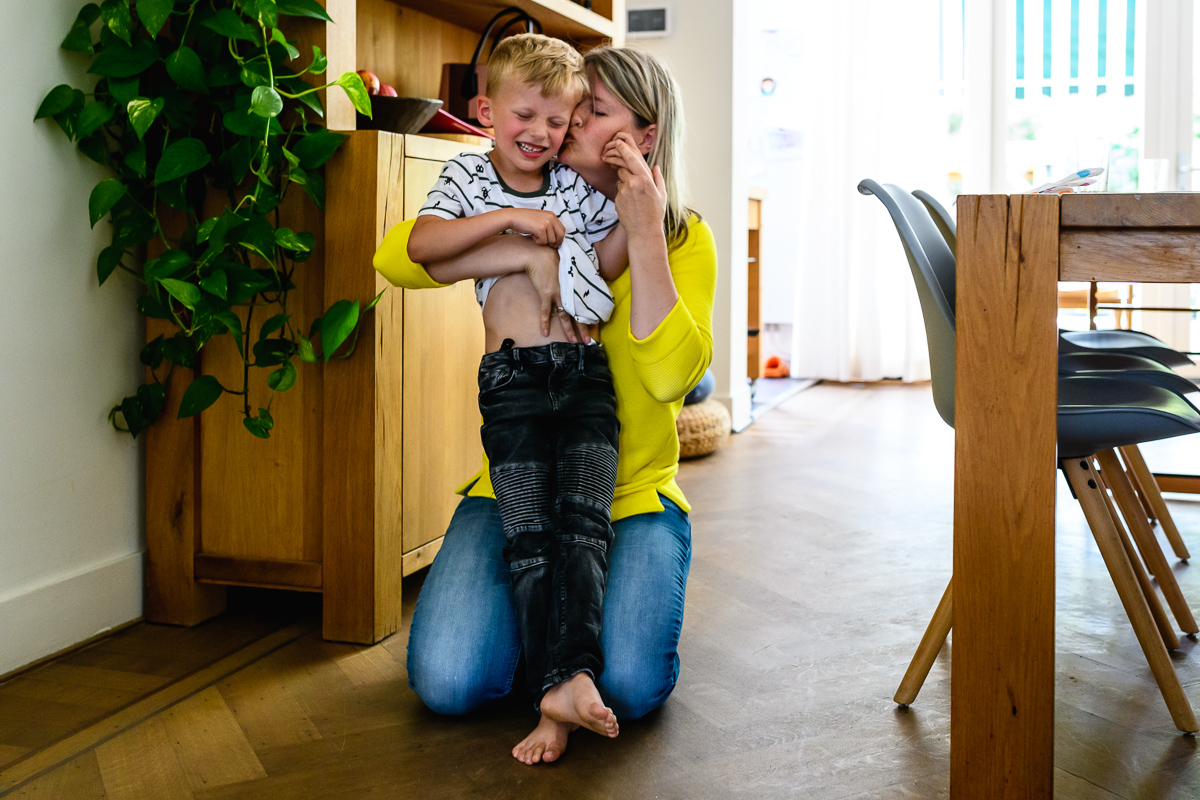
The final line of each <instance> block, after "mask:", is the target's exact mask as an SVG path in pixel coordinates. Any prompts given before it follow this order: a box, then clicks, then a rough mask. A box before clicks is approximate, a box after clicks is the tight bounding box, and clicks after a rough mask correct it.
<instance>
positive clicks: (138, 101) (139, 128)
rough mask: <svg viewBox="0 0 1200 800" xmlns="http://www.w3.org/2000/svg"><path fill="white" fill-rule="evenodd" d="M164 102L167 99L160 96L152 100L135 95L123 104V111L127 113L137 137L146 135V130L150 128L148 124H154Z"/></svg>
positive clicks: (165, 102)
mask: <svg viewBox="0 0 1200 800" xmlns="http://www.w3.org/2000/svg"><path fill="white" fill-rule="evenodd" d="M166 104H167V101H166V100H164V99H163V98H161V97H158V98H155V99H154V100H150V99H149V98H146V97H135V98H134V99H133V100H130V101H129V103H128V104H127V105H126V106H125V112H126V113H127V114H129V124H130V125H132V126H133V130H134V133H136V134H137V136H138V138H139V139H141V138H142V137H144V136H145V135H146V131H148V130H150V126H151V125H153V124H154V120H155V119H157V118H158V115H159V114H160V113H161V112H162V110H163V106H165V105H166Z"/></svg>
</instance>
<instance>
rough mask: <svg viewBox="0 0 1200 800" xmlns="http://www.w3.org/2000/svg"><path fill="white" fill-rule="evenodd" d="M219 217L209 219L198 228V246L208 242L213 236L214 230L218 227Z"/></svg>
mask: <svg viewBox="0 0 1200 800" xmlns="http://www.w3.org/2000/svg"><path fill="white" fill-rule="evenodd" d="M217 219H218V218H217V217H209V218H208V219H206V220H204V222H201V223H200V225H199V227H197V228H196V244H203V243H204V242H207V241H208V237H209V236H211V235H212V232H213V228H215V227H217Z"/></svg>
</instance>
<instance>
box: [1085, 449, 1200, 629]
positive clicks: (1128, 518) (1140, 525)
mask: <svg viewBox="0 0 1200 800" xmlns="http://www.w3.org/2000/svg"><path fill="white" fill-rule="evenodd" d="M1096 459H1097V460H1098V461H1099V462H1100V469H1101V471H1102V472H1101V474H1102V475H1103V477H1104V479H1105V482H1106V483H1108V486H1109V488H1110V489H1111V490H1112V493H1113V498H1114V499H1115V500H1116V501H1117V505H1118V506H1119V507H1120V509H1121V514H1123V515H1124V517H1125V522H1126V524H1127V525H1128V526H1129V532H1130V533H1131V534H1133V540H1134V541H1135V542H1137V547H1138V550H1139V551H1141V554H1142V558H1143V559H1144V560H1145V561H1146V568H1147V569H1149V570H1150V574H1151V575H1153V576H1154V577H1155V579H1156V580H1157V581H1158V585H1159V587H1160V588H1161V589H1162V593H1163V597H1165V598H1166V599H1167V605H1169V606H1170V607H1171V613H1172V614H1174V615H1175V621H1176V622H1178V623H1179V627H1180V628H1181V629H1182V630H1183V631H1184V633H1200V627H1197V625H1196V618H1195V617H1193V616H1192V610H1191V609H1190V608H1189V607H1188V603H1187V600H1185V599H1184V597H1183V592H1182V591H1181V590H1180V588H1179V582H1178V581H1177V580H1175V573H1174V572H1172V571H1171V565H1170V564H1168V563H1167V557H1166V556H1164V555H1163V551H1162V548H1161V547H1159V546H1158V539H1156V538H1155V537H1154V531H1152V530H1150V523H1149V522H1147V521H1146V517H1145V516H1144V515H1143V514H1142V504H1141V503H1139V502H1138V499H1137V496H1136V495H1135V494H1134V491H1133V486H1132V485H1130V483H1129V478H1128V476H1126V474H1125V471H1124V470H1122V469H1121V462H1120V461H1118V460H1117V454H1116V452H1115V451H1113V450H1105V451H1104V452H1103V453H1098V454H1097V455H1096Z"/></svg>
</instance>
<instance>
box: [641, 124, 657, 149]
mask: <svg viewBox="0 0 1200 800" xmlns="http://www.w3.org/2000/svg"><path fill="white" fill-rule="evenodd" d="M641 134H642V141H641V142H640V143H639V144H638V150H641V151H642V155H644V156H648V155H650V151H651V150H652V149H653V148H654V139H655V137H657V136H658V126H657V125H648V126H646V128H645V129H644V130H642V131H641Z"/></svg>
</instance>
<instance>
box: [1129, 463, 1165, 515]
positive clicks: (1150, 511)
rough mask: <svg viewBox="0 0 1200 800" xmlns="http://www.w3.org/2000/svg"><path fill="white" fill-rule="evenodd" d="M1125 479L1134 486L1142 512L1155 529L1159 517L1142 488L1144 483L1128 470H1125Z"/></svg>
mask: <svg viewBox="0 0 1200 800" xmlns="http://www.w3.org/2000/svg"><path fill="white" fill-rule="evenodd" d="M1125 477H1127V478H1129V483H1130V484H1132V485H1133V491H1134V492H1136V493H1137V497H1138V502H1139V503H1141V504H1142V512H1143V513H1144V514H1145V515H1146V521H1147V522H1149V523H1150V527H1151V528H1153V527H1154V526H1155V525H1157V524H1158V517H1156V516H1155V515H1154V508H1153V507H1152V506H1151V505H1150V498H1149V497H1147V496H1146V490H1145V489H1143V488H1142V482H1141V481H1139V480H1138V477H1137V475H1135V474H1133V472H1132V471H1131V470H1128V469H1126V470H1125ZM1156 483H1157V481H1156Z"/></svg>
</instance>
